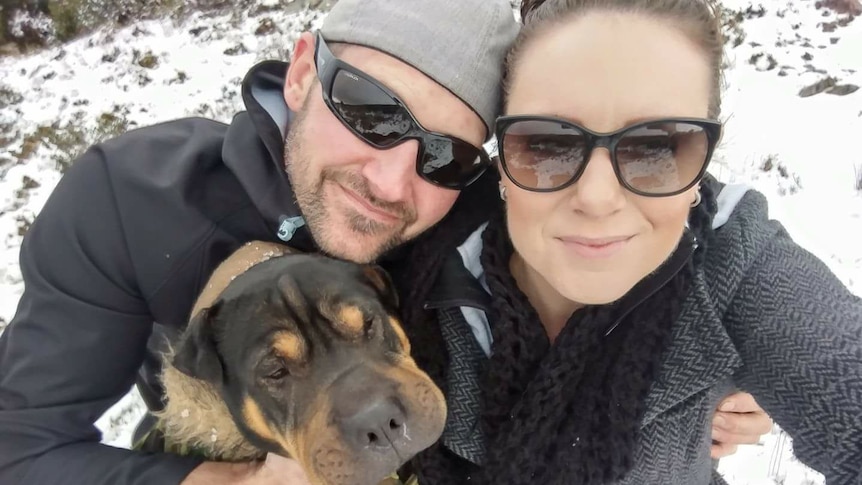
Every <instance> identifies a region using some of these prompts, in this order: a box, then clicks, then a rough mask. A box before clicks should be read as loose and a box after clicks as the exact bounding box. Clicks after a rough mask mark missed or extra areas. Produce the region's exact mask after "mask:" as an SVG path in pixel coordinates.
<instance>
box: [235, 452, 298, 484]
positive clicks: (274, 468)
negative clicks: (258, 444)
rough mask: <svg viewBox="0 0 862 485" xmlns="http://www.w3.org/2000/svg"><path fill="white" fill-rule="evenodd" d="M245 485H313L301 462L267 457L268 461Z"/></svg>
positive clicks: (273, 456)
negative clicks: (300, 464)
mask: <svg viewBox="0 0 862 485" xmlns="http://www.w3.org/2000/svg"><path fill="white" fill-rule="evenodd" d="M242 484H243V485H311V482H309V481H308V477H307V476H306V475H305V472H304V471H303V470H302V467H301V466H299V462H298V461H296V460H291V459H290V458H284V457H282V456H278V455H273V454H272V453H270V454H268V455H266V461H264V462H263V465H261V466H260V468H258V469H257V471H256V472H255V474H254V476H252V478H251V479H249V480H247V481H244V482H242Z"/></svg>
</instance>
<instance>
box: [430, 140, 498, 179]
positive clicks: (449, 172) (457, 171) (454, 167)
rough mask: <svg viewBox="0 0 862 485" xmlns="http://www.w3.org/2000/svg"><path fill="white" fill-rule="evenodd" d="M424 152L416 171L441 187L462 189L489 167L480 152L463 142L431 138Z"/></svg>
mask: <svg viewBox="0 0 862 485" xmlns="http://www.w3.org/2000/svg"><path fill="white" fill-rule="evenodd" d="M424 148H425V150H424V151H423V153H422V159H421V163H420V166H419V171H420V172H421V175H422V177H424V178H425V179H428V180H430V181H432V182H433V183H435V184H437V185H441V186H443V187H450V188H463V187H465V186H466V185H467V184H469V183H470V182H472V181H473V180H475V179H476V178H477V177H478V176H479V175H480V174H481V173H482V172H483V171H484V170H485V169H486V168H487V167H488V163H487V161H486V157H484V156H482V151H481V150H480V149H479V148H477V147H474V146H473V145H470V144H469V143H466V142H462V141H459V140H453V139H449V138H444V137H438V136H433V137H428V138H427V139H426V141H425V147H424Z"/></svg>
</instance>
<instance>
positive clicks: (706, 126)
mask: <svg viewBox="0 0 862 485" xmlns="http://www.w3.org/2000/svg"><path fill="white" fill-rule="evenodd" d="M522 121H547V122H551V123H560V124H562V125H564V126H567V127H571V128H574V129H575V130H578V131H579V132H581V133H583V135H584V136H585V138H586V143H587V151H586V155H585V156H584V158H585V159H584V161H583V163H581V166H580V167H579V168H578V170H577V171H576V172H575V173H574V174H573V175H572V178H571V179H570V180H568V181H567V182H565V183H563V184H562V185H560V186H557V187H553V188H546V189H543V188H536V187H529V186H526V185H523V184H521V183H520V182H518V181H517V180H515V177H513V176H512V174H511V173H510V172H509V168H508V166H507V165H506V154H505V147H504V145H505V143H504V138H505V136H506V130H508V129H509V127H511V126H512V125H514V124H515V123H519V122H522ZM655 123H685V124H689V125H694V126H698V127H700V128H701V129H703V131H704V133H706V136H707V142H708V145H707V152H706V157H705V158H704V161H703V166H702V167H701V168H700V171H699V172H698V174H697V176H696V177H694V180H692V181H691V183H689V184H687V185H686V186H684V187H683V188H681V189H679V190H675V191H672V192H662V193H654V192H644V191H641V190H638V189H636V188H634V187H632V186H631V185H629V183H628V182H626V180H625V178H624V177H623V174H622V172H621V171H620V165H619V163H617V153H616V150H617V145H618V144H619V142H620V140H621V139H623V138H624V137H625V135H626V134H628V133H630V132H632V131H634V130H637V129H639V128H643V127H644V126H647V125H652V124H655ZM494 131H495V135H496V138H497V147H498V148H497V151H498V152H499V159H500V165H502V166H503V171H504V172H505V173H506V176H507V177H508V178H509V180H511V181H512V183H513V184H515V185H517V186H518V187H520V188H522V189H524V190H529V191H530V192H556V191H558V190H563V189H565V188H567V187H570V186H571V185H573V184H574V183H576V182H577V181H578V180H579V179H580V178H581V175H583V174H584V171H585V170H586V168H587V164H588V163H590V159H591V158H592V154H593V150H594V149H596V148H597V147H602V148H606V149H607V150H608V152H610V155H611V165H612V166H613V168H614V173H615V174H616V176H617V181H619V183H620V185H622V186H623V187H625V188H626V190H628V191H630V192H633V193H635V194H637V195H641V196H644V197H671V196H674V195H679V194H681V193H683V192H685V191H686V190H688V189H690V188H692V187H694V186H695V185H697V183H698V182H700V180H701V179H702V178H703V176H704V174H705V173H706V169H707V167H708V166H709V162H710V161H711V160H712V155H713V153H714V152H715V147H716V145H718V141H719V140H720V139H721V131H722V124H721V123H720V122H718V121H715V120H710V119H705V118H655V119H651V120H645V121H641V122H638V123H635V124H632V125H628V126H626V127H623V128H620V129H619V130H616V131H612V132H609V133H600V132H596V131H592V130H589V129H587V128H584V127H583V126H580V125H578V124H577V123H573V122H571V121H569V120H566V119H562V118H557V117H553V116H533V115H511V116H500V117H498V118H497V124H496V127H495V130H494Z"/></svg>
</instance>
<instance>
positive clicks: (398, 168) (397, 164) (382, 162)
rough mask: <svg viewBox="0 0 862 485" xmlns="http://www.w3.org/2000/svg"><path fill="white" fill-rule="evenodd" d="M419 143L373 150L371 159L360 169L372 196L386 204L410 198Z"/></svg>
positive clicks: (407, 143) (415, 175)
mask: <svg viewBox="0 0 862 485" xmlns="http://www.w3.org/2000/svg"><path fill="white" fill-rule="evenodd" d="M418 154H419V142H418V141H416V140H408V141H406V142H404V143H401V144H399V145H397V146H395V147H392V148H389V149H386V150H375V154H374V156H373V159H372V160H371V161H369V162H368V163H366V164H365V166H364V167H363V168H362V175H363V176H364V177H365V180H367V181H368V184H369V185H370V186H371V190H372V192H373V193H374V196H375V197H377V198H379V199H381V200H385V201H387V202H400V201H403V200H406V199H408V198H409V197H410V195H411V191H412V186H413V183H414V181H415V177H417V176H418V175H417V174H416V157H417V156H418Z"/></svg>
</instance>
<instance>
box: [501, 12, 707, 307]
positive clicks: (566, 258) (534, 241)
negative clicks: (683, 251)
mask: <svg viewBox="0 0 862 485" xmlns="http://www.w3.org/2000/svg"><path fill="white" fill-rule="evenodd" d="M514 69H515V70H514V72H513V73H512V74H513V77H512V83H511V86H510V92H509V98H508V104H507V113H506V114H508V115H527V114H529V115H547V116H554V117H559V118H564V119H567V120H571V121H572V122H574V123H577V124H578V125H581V126H583V127H585V128H587V129H590V130H593V131H597V132H611V131H615V130H618V129H620V128H623V127H625V126H628V125H631V124H633V123H636V122H638V121H643V120H647V119H651V118H661V117H695V118H705V117H706V116H707V110H708V103H709V97H710V96H709V95H710V71H709V66H708V63H707V59H706V57H705V55H704V54H703V53H702V52H701V51H700V50H699V48H698V47H697V46H696V45H695V44H694V43H692V42H691V41H690V40H689V39H688V38H687V37H686V36H685V35H684V34H683V33H682V32H680V31H679V30H678V29H675V28H674V27H673V26H672V25H671V24H670V23H668V22H666V21H662V20H656V19H653V18H650V17H647V16H643V15H640V14H623V13H607V12H596V13H590V14H587V15H585V16H581V17H579V18H577V19H574V20H571V21H569V22H567V23H565V24H563V25H561V26H558V27H555V28H553V30H551V31H549V32H547V33H546V34H543V35H541V36H540V37H537V38H535V39H533V41H532V42H531V43H530V44H528V45H527V46H526V48H525V49H524V50H522V51H521V55H520V57H519V61H518V63H517V65H516V66H515V68H514ZM502 179H503V183H504V184H505V186H506V200H507V203H506V206H507V219H508V225H509V233H510V235H511V238H512V241H513V243H514V246H515V250H516V252H517V254H518V255H519V257H520V258H521V259H522V261H520V263H526V264H523V267H524V268H525V269H526V271H527V273H528V274H527V275H526V277H527V279H528V280H530V281H532V282H533V284H538V285H540V286H541V287H544V288H545V289H547V290H550V291H552V292H555V293H557V294H558V295H559V296H561V297H563V298H565V299H567V300H569V301H572V302H576V303H578V304H604V303H609V302H612V301H615V300H617V299H618V298H620V297H621V296H623V295H624V294H625V293H626V292H628V291H629V290H630V289H631V288H632V287H633V286H634V285H635V284H636V283H637V282H638V281H640V280H641V279H643V278H644V277H645V276H646V275H648V274H649V273H651V272H652V271H654V270H655V269H656V268H658V266H659V265H660V264H661V263H662V262H664V261H665V260H666V259H667V258H668V256H670V254H671V253H672V252H673V250H674V249H675V248H676V245H677V243H678V242H679V240H680V237H681V236H682V232H683V230H684V227H685V222H686V218H687V216H688V212H689V209H690V207H691V204H692V202H693V201H694V200H695V191H696V190H697V188H696V187H693V188H692V189H689V190H688V191H686V192H683V193H682V194H679V195H675V196H671V197H644V196H639V195H636V194H634V193H632V192H630V191H628V190H626V189H625V188H624V187H623V186H622V185H620V183H619V181H618V179H617V177H616V175H615V173H614V169H613V166H612V165H611V157H610V153H609V152H608V151H607V150H606V149H604V148H596V149H594V150H593V152H592V155H591V157H590V160H589V162H588V163H587V166H586V169H585V171H584V173H583V175H581V177H580V179H578V181H577V182H576V183H575V184H574V185H571V186H569V187H567V188H564V189H562V190H559V191H556V192H549V193H538V192H530V191H526V190H523V189H521V188H519V187H517V186H516V185H514V184H513V183H512V182H511V181H510V180H509V179H508V178H507V177H506V176H505V175H503V177H502ZM609 242H610V243H609ZM608 243H609V244H608ZM519 282H520V281H519ZM520 283H521V284H522V286H523V284H524V282H520Z"/></svg>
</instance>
